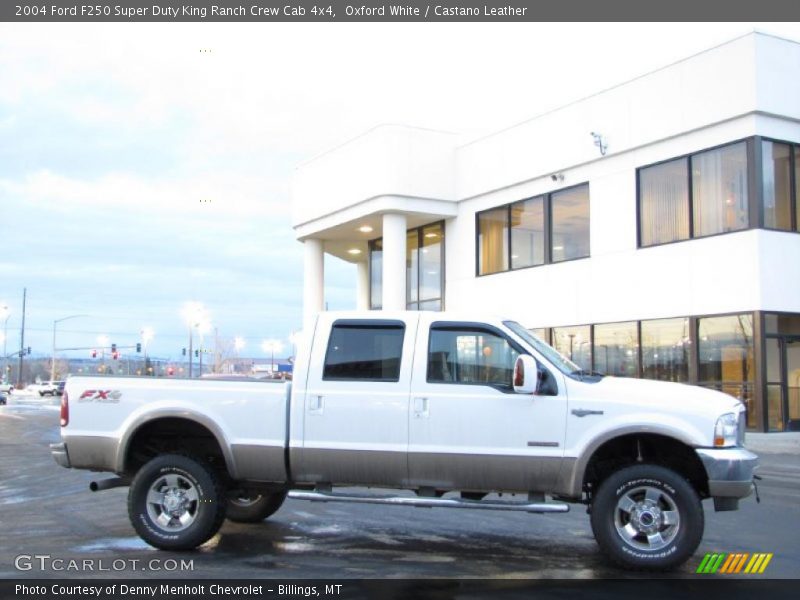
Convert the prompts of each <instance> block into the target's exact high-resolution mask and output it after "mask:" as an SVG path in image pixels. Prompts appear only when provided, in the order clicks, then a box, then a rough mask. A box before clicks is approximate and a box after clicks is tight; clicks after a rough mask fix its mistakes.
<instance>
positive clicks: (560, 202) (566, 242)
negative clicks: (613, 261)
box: [552, 185, 589, 262]
mask: <svg viewBox="0 0 800 600" xmlns="http://www.w3.org/2000/svg"><path fill="white" fill-rule="evenodd" d="M552 210H553V219H552V220H553V232H552V239H553V242H552V252H553V254H552V256H553V262H559V261H562V260H571V259H573V258H583V257H585V256H589V186H588V185H583V186H580V187H576V188H572V189H569V190H564V191H563V192H557V193H555V194H553V195H552Z"/></svg>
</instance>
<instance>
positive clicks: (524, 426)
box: [409, 315, 567, 491]
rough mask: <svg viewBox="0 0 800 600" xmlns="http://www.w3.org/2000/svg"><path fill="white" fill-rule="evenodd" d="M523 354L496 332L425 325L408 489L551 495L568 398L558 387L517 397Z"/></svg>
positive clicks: (415, 380) (415, 378) (431, 319)
mask: <svg viewBox="0 0 800 600" xmlns="http://www.w3.org/2000/svg"><path fill="white" fill-rule="evenodd" d="M522 351H523V348H522V347H521V346H520V345H519V344H518V343H517V342H515V341H513V340H512V339H511V338H510V336H508V335H507V334H506V333H505V332H504V331H503V330H501V329H499V328H496V327H492V326H488V325H485V324H481V323H464V322H453V321H437V320H436V316H435V315H429V316H428V315H426V316H425V317H423V318H422V320H421V321H420V325H419V333H418V337H417V347H416V359H415V365H414V373H413V375H412V382H411V411H410V415H409V417H410V418H409V423H410V425H409V477H410V480H411V482H412V485H416V486H429V487H434V488H439V489H457V490H498V491H500V490H509V491H512V490H516V491H547V490H549V489H552V484H553V483H554V481H555V478H556V476H557V474H558V470H559V468H560V465H561V457H562V456H563V453H564V434H565V421H566V406H567V402H566V400H567V399H566V395H565V392H564V386H563V385H558V386H557V387H559V389H560V391H559V393H558V395H556V396H542V395H527V394H516V393H514V391H513V387H512V379H511V378H512V373H513V369H514V363H515V362H516V359H517V356H519V354H520V352H522ZM556 379H560V378H556Z"/></svg>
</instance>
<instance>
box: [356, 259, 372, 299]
mask: <svg viewBox="0 0 800 600" xmlns="http://www.w3.org/2000/svg"><path fill="white" fill-rule="evenodd" d="M356 267H357V268H358V274H357V279H356V308H357V309H358V310H369V261H363V262H360V263H356Z"/></svg>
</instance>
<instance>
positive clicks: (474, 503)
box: [289, 490, 569, 513]
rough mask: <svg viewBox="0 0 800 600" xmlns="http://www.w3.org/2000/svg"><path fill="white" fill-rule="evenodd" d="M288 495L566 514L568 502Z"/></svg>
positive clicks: (331, 499) (304, 498) (419, 505)
mask: <svg viewBox="0 0 800 600" xmlns="http://www.w3.org/2000/svg"><path fill="white" fill-rule="evenodd" d="M289 498H292V499H294V500H311V501H316V502H359V503H363V504H394V505H395V506H417V507H423V508H440V507H441V508H478V509H483V510H512V511H518V512H529V513H565V512H568V511H569V504H564V503H563V502H532V503H531V502H498V501H486V500H463V499H459V498H427V497H419V496H375V495H369V494H365V495H356V494H342V493H329V492H304V491H300V490H293V491H291V492H289Z"/></svg>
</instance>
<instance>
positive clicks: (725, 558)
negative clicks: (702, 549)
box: [695, 552, 773, 575]
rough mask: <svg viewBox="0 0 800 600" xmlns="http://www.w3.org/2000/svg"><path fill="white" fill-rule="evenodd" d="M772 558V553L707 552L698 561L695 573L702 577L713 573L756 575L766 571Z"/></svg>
mask: <svg viewBox="0 0 800 600" xmlns="http://www.w3.org/2000/svg"><path fill="white" fill-rule="evenodd" d="M772 556H773V554H772V552H770V553H765V552H755V553H753V554H750V553H748V552H739V553H732V554H727V553H722V552H720V553H717V552H709V553H708V554H706V555H705V556H704V557H703V560H702V561H700V565H699V566H698V567H697V571H695V573H701V574H703V575H710V574H713V573H724V574H726V575H731V574H737V573H742V574H750V575H756V574H760V573H763V572H764V571H765V570H766V568H767V565H768V564H769V561H771V560H772Z"/></svg>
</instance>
